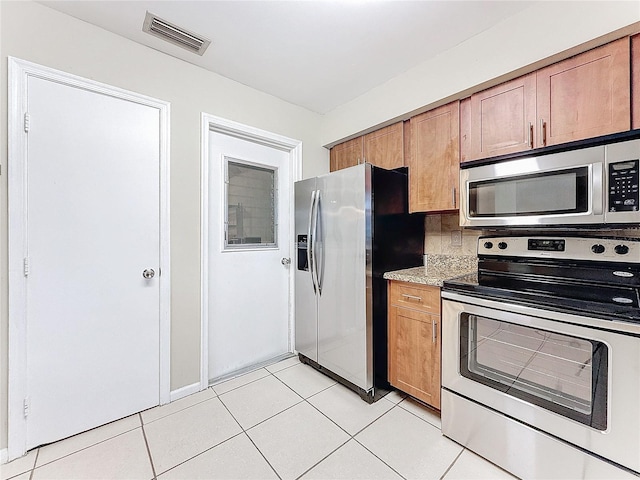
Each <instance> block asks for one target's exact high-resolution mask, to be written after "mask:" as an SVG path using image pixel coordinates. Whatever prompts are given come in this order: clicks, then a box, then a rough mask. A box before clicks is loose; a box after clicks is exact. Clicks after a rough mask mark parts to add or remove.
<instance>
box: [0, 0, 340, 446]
mask: <svg viewBox="0 0 640 480" xmlns="http://www.w3.org/2000/svg"><path fill="white" fill-rule="evenodd" d="M7 56H14V57H18V58H22V59H25V60H29V61H32V62H36V63H39V64H42V65H45V66H48V67H52V68H56V69H59V70H63V71H66V72H71V73H74V74H76V75H80V76H83V77H87V78H91V79H93V80H97V81H99V82H104V83H107V84H110V85H115V86H118V87H121V88H124V89H128V90H132V91H134V92H139V93H142V94H145V95H149V96H152V97H156V98H159V99H162V100H166V101H169V102H171V232H172V233H171V257H172V262H171V270H172V274H173V275H172V295H171V301H172V318H171V321H172V331H171V389H172V390H175V389H177V388H179V387H182V386H185V385H189V384H192V383H195V382H198V381H199V378H200V377H199V368H200V358H199V352H200V348H199V345H200V317H199V315H200V294H199V292H200V285H199V282H200V255H199V252H200V114H201V112H203V111H204V112H207V113H210V114H213V115H217V116H220V117H223V118H227V119H229V120H234V121H237V122H241V123H245V124H248V125H251V126H254V127H258V128H261V129H264V130H268V131H272V132H275V133H278V134H281V135H284V136H287V137H290V138H295V139H298V140H302V142H303V175H304V176H305V177H308V176H313V175H317V174H321V173H326V172H327V171H328V152H327V151H326V149H324V148H323V147H321V146H320V142H319V138H318V132H319V128H320V121H321V117H320V116H319V115H317V114H315V113H312V112H310V111H308V110H305V109H303V108H300V107H297V106H294V105H292V104H289V103H286V102H284V101H282V100H279V99H277V98H275V97H273V96H270V95H267V94H264V93H262V92H259V91H257V90H254V89H251V88H248V87H246V86H244V85H241V84H239V83H236V82H233V81H231V80H229V79H226V78H224V77H221V76H219V75H216V74H213V73H211V72H208V71H206V70H203V69H202V68H199V67H196V66H193V65H191V64H189V63H186V62H183V61H181V60H178V59H175V58H173V57H170V56H168V55H165V54H163V53H160V52H157V51H155V50H152V49H150V48H147V47H144V46H142V45H138V44H136V43H133V42H131V41H130V40H127V39H125V38H123V37H119V36H117V35H114V34H112V33H109V32H107V31H105V30H102V29H100V28H97V27H94V26H92V25H90V24H88V23H85V22H82V21H79V20H77V19H75V18H73V17H70V16H67V15H63V14H60V13H58V12H56V11H54V10H51V9H50V8H47V7H45V6H42V5H40V4H37V3H33V2H9V1H4V0H3V1H0V59H1V65H2V69H1V73H0V76H1V81H0V91H1V97H0V98H1V104H2V108H1V111H0V119H1V120H0V121H1V122H2V125H0V131H1V135H2V136H1V145H2V149H1V151H0V163H1V164H2V174H3V175H2V176H1V177H0V182H1V187H2V198H1V201H0V202H1V205H2V209H1V210H0V244H1V250H0V255H1V257H0V258H1V261H0V264H1V265H2V267H1V268H0V276H1V278H0V282H1V285H0V302H1V310H0V349H1V351H2V354H1V356H0V365H1V366H0V390H1V392H0V417H1V419H2V420H1V425H0V448H4V447H6V445H7V440H6V435H7V424H6V412H7V329H8V319H7V316H8V314H7V288H8V287H7V248H6V245H7V210H6V205H7V194H6V192H7V176H6V171H7V170H6V169H7V149H6V145H7V130H6V118H7Z"/></svg>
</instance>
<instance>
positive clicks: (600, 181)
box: [590, 162, 607, 215]
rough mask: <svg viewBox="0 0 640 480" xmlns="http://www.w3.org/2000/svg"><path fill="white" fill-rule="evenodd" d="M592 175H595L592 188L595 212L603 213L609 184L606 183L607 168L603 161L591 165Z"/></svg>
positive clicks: (595, 213) (596, 213)
mask: <svg viewBox="0 0 640 480" xmlns="http://www.w3.org/2000/svg"><path fill="white" fill-rule="evenodd" d="M590 168H591V175H592V177H593V179H592V183H591V188H592V189H593V195H591V198H592V199H593V205H592V207H591V208H593V214H594V215H602V210H603V202H604V196H605V195H606V193H607V186H606V185H605V184H604V172H603V170H604V169H605V168H606V167H605V166H604V164H603V163H601V162H598V163H594V164H593V165H591V167H590Z"/></svg>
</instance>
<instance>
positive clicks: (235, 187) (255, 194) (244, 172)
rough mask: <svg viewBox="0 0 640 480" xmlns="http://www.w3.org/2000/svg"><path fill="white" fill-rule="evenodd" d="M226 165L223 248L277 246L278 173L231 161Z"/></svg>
mask: <svg viewBox="0 0 640 480" xmlns="http://www.w3.org/2000/svg"><path fill="white" fill-rule="evenodd" d="M226 162H227V163H226V167H227V185H226V186H227V188H226V199H225V200H226V217H227V218H226V236H225V246H226V247H227V248H230V249H233V248H243V247H251V248H255V247H260V246H268V247H274V246H277V238H276V218H277V215H276V197H277V195H276V173H277V171H276V170H275V169H272V168H268V167H263V166H257V165H252V164H248V163H244V162H241V161H239V160H235V159H230V158H226Z"/></svg>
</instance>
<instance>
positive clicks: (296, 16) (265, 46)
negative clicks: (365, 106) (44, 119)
mask: <svg viewBox="0 0 640 480" xmlns="http://www.w3.org/2000/svg"><path fill="white" fill-rule="evenodd" d="M40 3H42V4H44V5H47V6H48V7H51V8H53V9H55V10H58V11H60V12H63V13H67V14H69V15H72V16H74V17H77V18H79V19H82V20H85V21H87V22H89V23H92V24H94V25H97V26H100V27H102V28H104V29H106V30H109V31H111V32H114V33H116V34H118V35H122V36H124V37H127V38H129V39H131V40H133V41H135V42H138V43H141V44H143V45H147V46H149V47H151V48H154V49H156V50H160V51H162V52H164V53H167V54H169V55H172V56H174V57H177V58H180V59H182V60H185V61H187V62H190V63H193V64H195V65H199V66H201V67H203V68H206V69H207V70H211V71H212V72H216V73H218V74H220V75H223V76H225V77H227V78H230V79H232V80H235V81H237V82H240V83H242V84H245V85H248V86H250V87H253V88H256V89H258V90H261V91H263V92H266V93H269V94H271V95H274V96H276V97H279V98H281V99H283V100H286V101H288V102H291V103H293V104H296V105H300V106H302V107H305V108H307V109H309V110H312V111H314V112H318V113H326V112H328V111H330V110H332V109H334V108H335V107H337V106H339V105H342V104H344V103H346V102H348V101H350V100H352V99H354V98H356V97H358V96H360V95H362V94H363V93H365V92H367V91H368V90H370V89H372V88H374V87H376V86H377V85H380V84H382V83H384V82H386V81H387V80H389V79H391V78H393V77H394V76H396V75H398V74H400V73H402V72H404V71H406V70H408V69H410V68H412V67H414V66H416V65H418V64H419V63H421V62H423V61H425V60H427V59H429V58H432V57H434V56H436V55H438V54H440V53H442V52H444V51H446V50H448V49H450V48H452V47H454V46H455V45H457V44H459V43H461V42H463V41H465V40H467V39H469V38H471V37H473V36H475V35H477V34H479V33H480V32H482V31H484V30H486V29H488V28H491V27H492V26H493V25H495V24H497V23H499V22H501V21H503V20H504V19H506V18H507V17H509V16H511V15H514V14H516V13H518V12H520V11H522V10H524V9H525V8H527V7H528V6H530V5H531V1H425V0H423V1H402V0H398V1H364V0H361V1H353V0H352V1H347V0H343V1H319V0H316V1H237V0H236V1H188V0H185V1H179V0H166V1H149V0H146V1H144V0H143V1H126V0H125V1H115V2H114V1H84V0H83V1H58V0H56V1H41V2H40ZM146 11H150V12H151V13H153V14H155V15H157V16H159V17H160V18H162V19H164V20H166V21H169V22H172V23H174V24H176V25H178V26H180V27H182V28H184V29H187V30H191V31H193V32H195V33H198V34H200V35H202V36H205V37H207V38H209V39H210V40H212V44H211V45H210V46H209V49H208V50H207V51H206V52H205V54H204V55H203V56H202V57H200V56H198V55H196V54H194V53H191V52H189V51H187V50H184V49H182V48H180V47H177V46H174V45H172V44H170V43H167V42H165V41H163V40H161V39H158V38H156V37H154V36H152V35H149V34H147V33H144V32H142V24H143V21H144V18H145V13H146ZM505 41H508V39H505Z"/></svg>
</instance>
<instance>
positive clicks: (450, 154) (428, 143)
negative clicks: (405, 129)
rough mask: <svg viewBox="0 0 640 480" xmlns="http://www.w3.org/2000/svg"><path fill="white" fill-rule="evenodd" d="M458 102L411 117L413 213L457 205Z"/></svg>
mask: <svg viewBox="0 0 640 480" xmlns="http://www.w3.org/2000/svg"><path fill="white" fill-rule="evenodd" d="M459 104H460V102H458V101H456V102H452V103H449V104H447V105H443V106H441V107H438V108H436V109H434V110H430V111H428V112H425V113H423V114H421V115H417V116H415V117H412V118H411V144H412V145H411V146H412V153H411V157H410V158H409V211H410V212H442V211H450V210H456V209H457V208H458V205H457V195H458V194H457V190H458V183H459V168H460V137H459V135H460V119H459V116H460V112H459V108H460V107H459Z"/></svg>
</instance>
